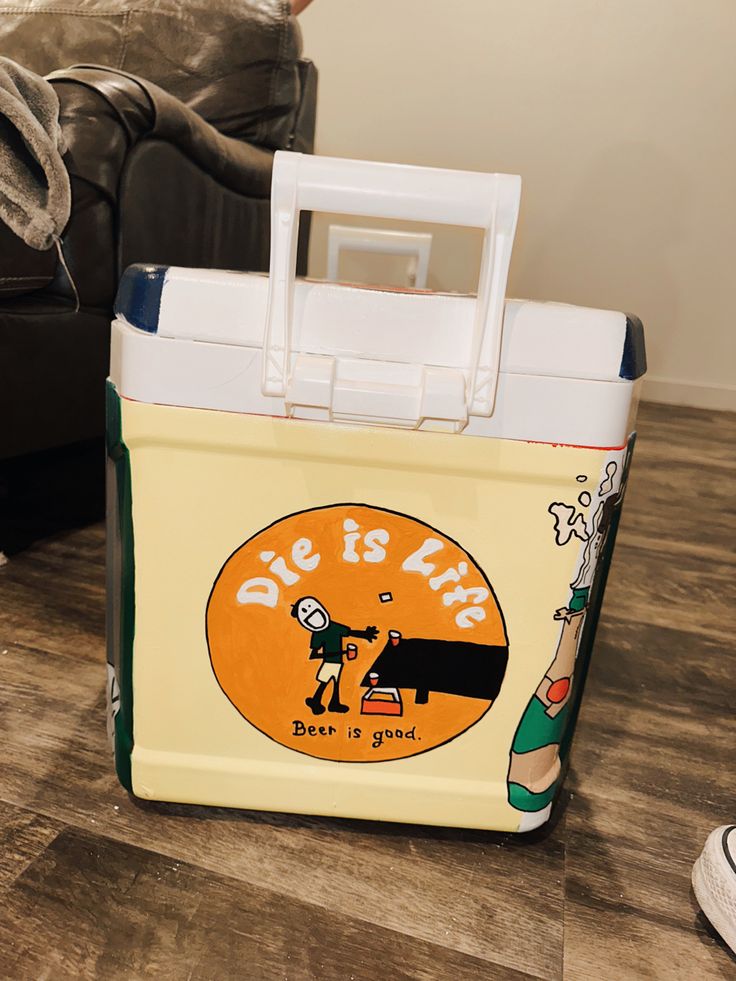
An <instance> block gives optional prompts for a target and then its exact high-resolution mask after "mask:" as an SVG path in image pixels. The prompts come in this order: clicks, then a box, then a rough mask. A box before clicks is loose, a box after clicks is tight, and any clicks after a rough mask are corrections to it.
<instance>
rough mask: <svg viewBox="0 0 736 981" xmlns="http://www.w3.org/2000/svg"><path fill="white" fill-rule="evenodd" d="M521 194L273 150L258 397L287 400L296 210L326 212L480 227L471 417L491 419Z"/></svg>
mask: <svg viewBox="0 0 736 981" xmlns="http://www.w3.org/2000/svg"><path fill="white" fill-rule="evenodd" d="M520 197H521V178H520V177H517V176H512V175H509V174H479V173H475V172H472V171H462V170H440V169H435V168H433V167H411V166H406V165H403V164H387V163H374V162H372V161H365V160H340V159H338V158H336V157H314V156H306V155H303V154H301V153H289V152H286V151H282V150H279V151H277V153H276V154H275V156H274V164H273V179H272V184H271V267H270V277H269V284H268V307H267V312H266V333H265V341H264V351H263V355H264V357H263V380H262V390H263V394H264V395H271V396H284V395H285V394H286V387H287V383H288V380H289V379H288V375H289V363H290V355H291V325H292V311H293V300H294V271H295V267H296V248H297V238H298V234H297V233H298V230H299V212H300V211H302V210H305V211H329V212H339V213H342V214H347V215H364V216H371V217H375V218H400V219H404V220H409V221H427V222H437V223H441V224H446V225H466V226H470V227H474V228H483V229H485V236H484V239H483V255H482V258H481V264H480V279H479V282H478V300H477V305H476V311H475V323H474V330H473V345H472V356H471V363H470V365H468V367H469V369H470V378H471V388H470V391H469V393H468V411H469V413H470V414H472V415H481V416H490V415H491V413H492V412H493V405H494V401H495V397H496V386H497V383H498V365H499V358H500V352H501V330H502V325H503V309H504V301H505V298H506V280H507V278H508V271H509V263H510V261H511V249H512V247H513V242H514V232H515V231H516V220H517V217H518V214H519V201H520Z"/></svg>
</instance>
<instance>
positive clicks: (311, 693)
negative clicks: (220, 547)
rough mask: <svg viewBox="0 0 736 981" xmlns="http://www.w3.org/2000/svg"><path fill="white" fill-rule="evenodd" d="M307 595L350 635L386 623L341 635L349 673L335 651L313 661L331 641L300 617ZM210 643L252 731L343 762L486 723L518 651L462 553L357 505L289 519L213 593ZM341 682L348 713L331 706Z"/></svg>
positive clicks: (250, 550) (390, 753) (390, 754)
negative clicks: (510, 652) (296, 610)
mask: <svg viewBox="0 0 736 981" xmlns="http://www.w3.org/2000/svg"><path fill="white" fill-rule="evenodd" d="M351 535H352V536H353V537H352V538H351V537H350V536H351ZM428 543H429V544H428ZM279 559H281V560H282V562H279ZM448 570H449V571H448ZM297 577H298V578H297ZM456 580H459V582H458V581H456ZM458 587H459V588H460V589H461V590H465V591H466V592H460V593H455V594H453V590H457V589H458ZM302 597H315V598H317V599H318V600H319V602H320V604H321V605H322V606H323V607H324V609H325V610H326V611H327V613H328V614H329V617H330V620H331V622H334V623H337V624H340V625H343V626H344V627H345V628H350V629H351V630H353V631H358V632H360V631H365V629H366V627H368V626H375V627H376V628H377V630H378V636H377V638H376V639H375V641H374V642H373V643H371V642H369V640H368V639H367V638H365V637H360V636H358V637H355V636H345V637H344V638H338V641H337V646H341V647H342V650H343V652H344V654H343V656H342V658H341V663H340V664H338V665H337V666H335V664H334V663H332V666H331V667H330V666H329V665H330V661H329V660H326V659H325V648H324V647H322V648H320V649H319V651H318V652H317V656H316V657H310V654H311V653H312V647H313V645H314V644H315V643H316V641H315V639H314V638H315V637H317V639H319V637H318V635H316V634H315V633H313V632H311V631H310V629H309V628H308V627H306V626H302V625H301V624H300V622H299V621H298V620H297V619H295V618H294V616H293V615H292V607H293V605H294V604H295V603H297V601H298V600H299V599H300V598H302ZM389 631H397V632H398V633H399V634H400V635H401V639H400V640H398V639H397V638H394V640H396V643H393V642H392V640H391V639H390V638H389ZM322 636H324V635H322ZM207 642H208V646H209V652H210V659H211V662H212V668H213V670H214V672H215V676H216V678H217V680H218V682H219V684H220V687H221V688H222V690H223V692H224V693H225V695H227V697H228V698H229V699H230V701H231V702H232V704H233V705H234V706H235V708H236V709H237V710H238V711H239V712H240V713H241V715H242V716H243V717H244V718H245V719H246V720H247V721H248V722H249V723H250V724H251V725H253V726H255V728H256V729H258V730H260V732H262V733H264V734H265V735H267V736H269V737H270V738H271V739H274V740H275V741H276V742H278V743H280V744H281V745H282V746H286V747H288V748H289V749H293V750H296V751H297V752H300V753H306V754H307V755H309V756H314V757H318V758H320V759H325V760H339V761H345V762H379V761H383V760H393V759H401V758H403V757H408V756H414V755H416V754H418V753H423V752H426V751H427V750H430V749H433V748H435V747H437V746H440V745H442V744H443V743H446V742H448V741H449V740H451V739H453V738H455V737H456V736H458V735H459V734H460V733H462V732H464V731H465V730H467V729H468V728H469V727H470V726H472V725H475V723H476V722H478V720H479V719H480V718H482V716H483V715H485V713H486V712H487V711H488V709H489V708H490V706H491V704H492V702H493V699H494V698H495V696H496V694H497V691H498V688H499V687H500V684H501V681H502V679H503V674H504V671H505V665H506V658H507V643H508V642H507V639H506V631H505V627H504V622H503V616H502V614H501V611H500V609H499V606H498V603H497V601H496V597H495V595H494V593H493V590H492V588H491V586H490V584H489V583H488V580H487V579H486V577H485V575H484V574H483V572H482V570H481V569H480V568H479V567H478V566H477V565H476V563H475V562H474V560H473V559H472V557H471V556H470V555H469V554H468V553H467V552H465V551H464V550H463V549H462V548H461V547H460V545H458V544H457V543H456V542H454V541H452V539H450V538H448V537H446V536H445V535H443V534H441V533H440V532H438V531H436V530H435V529H433V528H431V527H430V526H428V525H426V524H424V523H423V522H421V521H417V520H416V519H414V518H411V517H408V516H406V515H402V514H398V513H396V512H393V511H386V510H383V509H380V508H373V507H369V506H367V505H353V504H339V505H334V506H331V507H326V508H317V509H314V510H310V511H302V512H299V513H297V514H293V515H289V516H288V517H285V518H283V519H281V520H280V521H277V522H275V523H274V524H272V525H271V526H269V527H268V528H265V529H264V530H263V531H261V532H259V533H258V534H257V535H255V536H254V537H253V538H251V539H249V540H248V541H246V542H245V543H244V544H243V545H242V546H241V547H240V548H238V549H237V550H236V551H235V552H234V553H233V554H232V555H231V556H230V558H229V559H228V560H227V562H225V564H224V566H223V568H222V570H221V572H220V574H219V576H218V578H217V580H216V582H215V584H214V586H213V589H212V593H211V595H210V599H209V603H208V605H207ZM348 644H354V645H355V646H356V648H357V655H356V656H355V657H354V658H353V659H348V652H347V646H348ZM335 646H336V644H335V642H334V640H333V641H332V647H335ZM351 653H352V652H351ZM379 656H380V657H381V658H382V660H381V662H380V665H379V667H380V670H379V671H378V674H379V678H378V681H377V683H376V684H375V688H376V689H377V690H376V691H374V692H373V694H372V695H370V696H369V697H368V699H366V698H365V695H366V693H368V692H369V691H370V688H371V686H370V683H369V680H368V675H369V673H371V671H374V668H375V665H376V661H377V659H378V658H379ZM338 657H339V655H338ZM336 668H337V670H336ZM335 673H337V674H338V686H339V688H338V695H339V702H340V704H342V705H344V706H346V707H347V711H345V712H337V711H332V710H331V707H330V706H331V702H332V700H333V696H334V694H335V690H334V689H335V680H334V675H335ZM318 674H319V675H320V679H319V680H318V678H317V675H318ZM325 679H326V680H325ZM321 681H324V682H325V683H324V685H320V682H321ZM374 681H375V679H374ZM425 686H426V687H427V689H428V690H427V691H423V689H424V688H425ZM320 688H321V689H322V694H321V698H320V701H319V703H317V702H316V700H315V696H316V694H317V693H318V691H319V690H320ZM307 698H310V699H312V700H313V701H312V705H311V706H310V705H309V704H308V703H307V702H306V701H305V699H307ZM417 699H418V700H417ZM425 699H426V700H425ZM317 704H319V705H321V706H322V707H323V708H324V711H322V712H321V713H320V714H318V715H317V714H314V712H313V706H314V705H317ZM310 727H311V728H310Z"/></svg>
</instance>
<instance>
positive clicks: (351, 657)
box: [346, 644, 358, 661]
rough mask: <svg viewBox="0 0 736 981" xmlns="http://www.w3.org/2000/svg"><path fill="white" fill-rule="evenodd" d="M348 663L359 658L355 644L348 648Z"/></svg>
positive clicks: (349, 645)
mask: <svg viewBox="0 0 736 981" xmlns="http://www.w3.org/2000/svg"><path fill="white" fill-rule="evenodd" d="M346 652H347V655H348V661H354V660H355V659H356V657H357V656H358V648H357V646H356V645H355V644H348V645H347V647H346Z"/></svg>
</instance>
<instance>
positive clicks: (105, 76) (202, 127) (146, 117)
mask: <svg viewBox="0 0 736 981" xmlns="http://www.w3.org/2000/svg"><path fill="white" fill-rule="evenodd" d="M48 78H49V81H50V82H51V84H52V85H53V86H54V88H55V89H56V92H57V95H58V96H59V102H60V104H61V118H62V126H63V128H64V135H65V137H66V140H67V144H68V145H69V148H70V153H71V163H70V172H71V173H76V174H77V176H79V177H82V178H83V179H85V180H88V181H91V182H93V183H98V186H101V187H102V186H104V188H105V190H106V191H107V193H108V194H110V195H111V196H113V197H114V195H115V193H116V189H117V182H118V179H119V173H120V167H121V164H122V161H121V158H120V153H121V151H122V152H123V155H124V154H125V153H127V152H128V151H129V150H130V149H131V148H132V147H133V146H134V145H135V144H136V143H138V142H140V141H141V140H144V139H158V140H163V141H164V142H167V143H171V144H173V145H174V146H175V147H177V148H178V149H179V150H181V152H182V153H184V154H185V155H186V156H187V157H189V159H190V160H192V162H193V163H195V164H197V166H199V167H201V168H202V169H204V170H206V171H207V172H208V173H209V174H210V175H211V176H212V177H213V178H214V179H215V180H216V181H218V183H220V184H222V185H223V186H224V187H226V188H228V189H229V190H231V191H235V192H237V193H240V194H249V195H252V196H258V197H264V198H267V197H268V196H269V194H270V190H271V166H272V158H273V154H272V152H271V151H268V150H262V149H260V148H258V147H255V146H252V145H251V144H250V143H244V142H242V141H240V140H236V139H233V138H232V137H229V136H223V134H222V133H220V132H218V131H217V130H216V129H215V128H214V127H213V126H210V124H209V123H207V122H205V121H204V119H202V117H201V116H199V115H198V114H197V113H196V112H194V111H193V110H192V109H189V108H188V107H187V106H185V105H184V103H182V102H180V101H179V100H178V99H176V98H174V96H172V95H169V94H168V93H167V92H164V90H163V89H160V88H159V87H158V86H157V85H154V84H153V83H151V82H147V81H145V80H144V79H140V78H136V77H135V76H134V75H128V74H127V73H125V72H121V71H117V70H114V69H112V68H102V67H98V66H95V65H80V66H76V67H74V68H66V69H64V70H63V71H58V72H53V73H52V74H51V75H49V76H48ZM90 96H92V101H93V102H94V103H96V104H97V106H98V113H99V105H100V100H101V101H102V102H103V103H104V109H103V111H102V116H103V117H107V120H108V121H114V122H116V123H117V124H118V126H119V128H120V134H119V136H118V139H116V140H115V141H114V142H113V143H111V144H110V145H109V147H106V149H109V151H111V152H110V153H108V154H107V157H108V159H107V160H105V161H103V162H102V163H103V165H107V166H106V168H105V169H106V172H105V173H104V174H103V173H102V172H100V170H99V168H97V167H96V164H97V161H95V160H94V156H90V155H89V154H88V153H85V154H83V155H81V156H80V154H79V153H78V152H77V153H75V149H80V148H84V149H89V147H88V146H87V139H90V138H91V139H92V140H93V141H95V142H97V139H96V138H97V134H96V132H95V129H93V130H92V131H91V132H90V131H89V130H88V129H87V127H86V126H85V124H87V123H89V121H90V117H91V121H92V122H93V123H94V122H96V121H97V120H98V119H99V115H95V114H94V112H92V113H90V112H89V108H90V107H89V103H90ZM85 137H86V138H87V139H85ZM120 137H122V138H123V139H124V141H125V143H124V146H123V145H122V144H121V140H120ZM116 163H117V166H115V164H116ZM90 167H92V168H93V169H96V170H97V172H93V173H90Z"/></svg>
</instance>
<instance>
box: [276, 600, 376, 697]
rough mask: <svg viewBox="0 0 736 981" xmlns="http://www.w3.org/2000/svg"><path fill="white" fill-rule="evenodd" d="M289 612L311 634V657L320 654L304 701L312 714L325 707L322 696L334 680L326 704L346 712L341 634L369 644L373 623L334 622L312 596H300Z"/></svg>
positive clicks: (373, 633)
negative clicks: (356, 626)
mask: <svg viewBox="0 0 736 981" xmlns="http://www.w3.org/2000/svg"><path fill="white" fill-rule="evenodd" d="M291 615H292V616H293V617H294V619H295V620H297V621H298V623H299V625H300V626H301V627H304V629H305V630H309V631H310V632H311V634H312V639H311V641H310V644H309V647H310V651H311V653H310V655H309V656H310V658H321V659H322V665H321V667H320V669H319V671H318V672H317V690H316V691H315V693H314V695H311V696H310V697H309V698H305V699H304V701H305V702H306V704H307V705H308V706H309V708H310V709H311V710H312V712H313V713H314V715H321V714H322V713H323V712H324V711H325V707H324V705H323V704H322V696H323V695H324V693H325V689H326V688H327V686H328V684H329V683H330V682H332V683H333V688H332V696H331V698H330V701H329V704H328V706H327V708H328V709H329V711H330V712H348V711H349V708H348V706H347V705H343V704H342V702H341V701H340V672H341V671H342V665H343V649H342V640H343V637H360V638H361V639H362V640H367V641H368V643H369V644H372V643H373V641H374V640H375V639H376V637H377V636H378V630H377V628H376V627H366V628H365V630H353V628H352V627H346V626H345V624H342V623H336V622H335V621H334V620H332V619H331V618H330V614H329V613H328V612H327V610H326V609H325V608H324V606H322V604H321V603H320V601H319V600H318V599H315V597H314V596H302V598H301V599H299V600H297V601H296V603H294V605H293V606H292V608H291Z"/></svg>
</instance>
